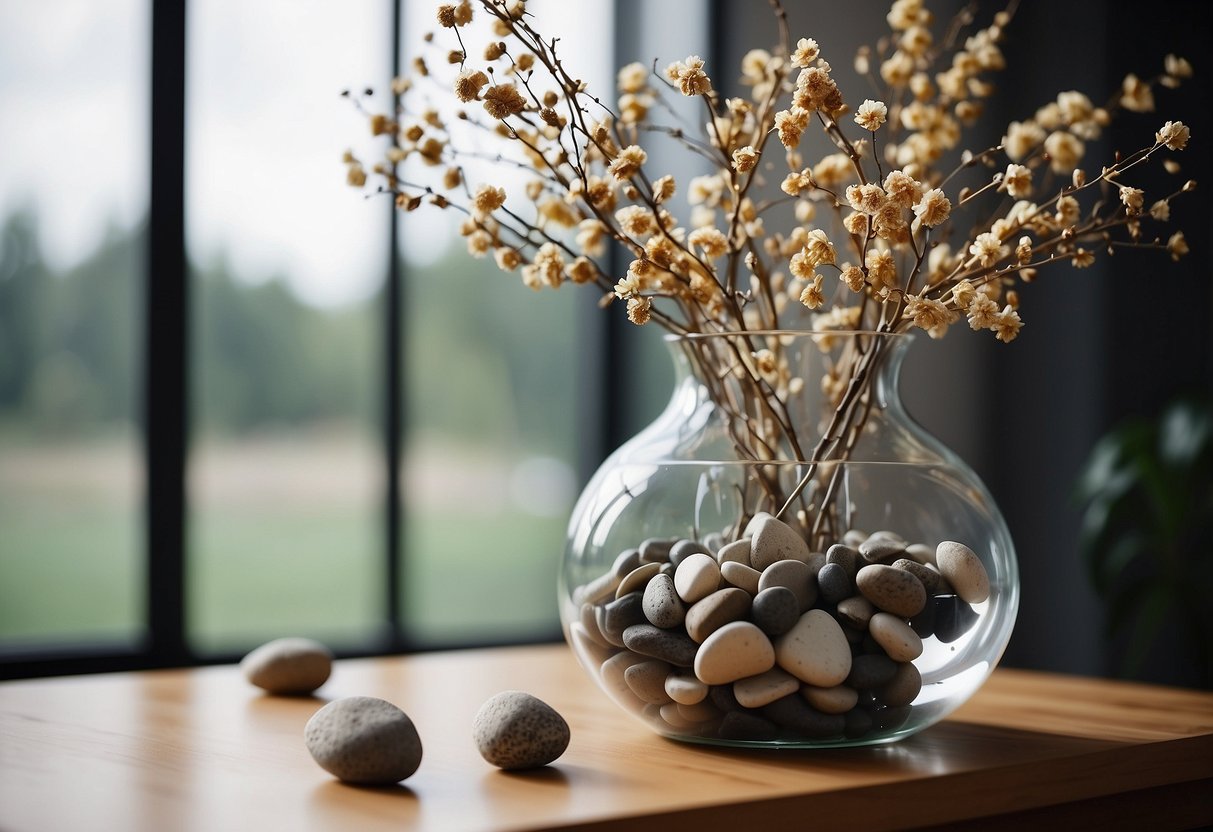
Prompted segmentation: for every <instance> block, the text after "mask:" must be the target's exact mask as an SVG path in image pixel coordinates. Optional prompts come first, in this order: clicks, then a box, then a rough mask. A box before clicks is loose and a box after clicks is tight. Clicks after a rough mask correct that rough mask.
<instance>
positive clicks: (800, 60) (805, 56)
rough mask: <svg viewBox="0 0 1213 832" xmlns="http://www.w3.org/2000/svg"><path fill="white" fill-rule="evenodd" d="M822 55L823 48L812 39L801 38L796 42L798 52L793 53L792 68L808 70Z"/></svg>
mask: <svg viewBox="0 0 1213 832" xmlns="http://www.w3.org/2000/svg"><path fill="white" fill-rule="evenodd" d="M820 55H821V48H820V47H819V46H818V45H817V41H815V40H813V39H812V38H801V39H800V40H798V41H796V51H794V52H793V53H792V66H795V67H800V68H801V69H807V68H808V67H810V66H812V65H813V62H814V61H816V60H817V58H818V57H819V56H820Z"/></svg>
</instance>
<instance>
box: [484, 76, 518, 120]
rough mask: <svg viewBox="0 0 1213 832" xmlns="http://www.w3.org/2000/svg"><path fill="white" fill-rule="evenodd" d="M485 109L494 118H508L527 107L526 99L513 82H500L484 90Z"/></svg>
mask: <svg viewBox="0 0 1213 832" xmlns="http://www.w3.org/2000/svg"><path fill="white" fill-rule="evenodd" d="M484 109H485V111H486V112H488V114H489V115H490V116H492V117H493V118H508V117H509V116H515V115H518V114H519V113H521V112H522V111H523V110H525V109H526V99H525V98H523V97H522V94H521V93H519V92H518V88H517V87H515V86H514V85H513V84H498V85H497V86H494V87H489V88H488V89H487V90H485V91H484Z"/></svg>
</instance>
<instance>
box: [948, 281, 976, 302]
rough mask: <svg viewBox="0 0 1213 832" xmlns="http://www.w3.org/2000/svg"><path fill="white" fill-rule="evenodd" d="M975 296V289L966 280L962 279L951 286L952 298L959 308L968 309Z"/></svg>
mask: <svg viewBox="0 0 1213 832" xmlns="http://www.w3.org/2000/svg"><path fill="white" fill-rule="evenodd" d="M975 297H977V290H976V289H974V288H973V284H972V283H971V282H969V281H968V280H962V281H960V282H959V283H957V284H956V285H955V286H953V287H952V300H953V301H954V302H955V303H956V306H957V307H959V308H960V309H968V308H969V304H971V303H972V302H973V299H974V298H975Z"/></svg>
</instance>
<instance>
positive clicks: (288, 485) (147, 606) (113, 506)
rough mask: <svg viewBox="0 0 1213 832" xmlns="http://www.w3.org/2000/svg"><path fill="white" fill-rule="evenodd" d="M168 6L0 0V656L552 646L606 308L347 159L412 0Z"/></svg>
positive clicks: (210, 1) (73, 662) (595, 438)
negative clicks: (369, 188)
mask: <svg viewBox="0 0 1213 832" xmlns="http://www.w3.org/2000/svg"><path fill="white" fill-rule="evenodd" d="M543 2H546V3H547V5H549V6H550V7H551V9H550V10H545V14H546V13H548V11H550V12H551V13H553V14H556V15H557V16H560V17H563V18H571V17H572V16H573V15H574V14H576V15H577V16H578V18H579V22H580V23H584V20H585V18H586V15H589V16H590V17H592V18H593V20H592V21H591V22H592V24H593V25H591V26H585V25H580V23H579V25H576V26H574V25H571V24H568V25H565V24H558V25H559V27H560V28H562V29H563V30H564V31H566V32H568V33H569V34H568V36H567V42H568V44H569V47H568V48H569V49H570V50H575V51H576V53H577V55H578V60H579V62H580V63H581V65H582V66H584V67H585V68H584V70H583V71H584V72H585V74H586V75H587V76H592V77H603V78H610V77H611V75H610V73H611V71H612V66H613V64H614V62H615V58H614V56H613V55H612V54H610V49H609V46H610V43H611V38H610V36H609V35H608V36H606V37H604V36H603V32H610V31H611V30H612V28H613V26H614V20H613V14H614V13H613V9H612V5H611V4H595V5H594V7H593V8H592V9H590V10H573V9H572V8H565V7H564V6H562V5H561V4H559V3H558V2H556V0H543ZM540 5H541V0H535V2H534V3H532V7H533V8H536V9H538V8H539V6H540ZM187 8H188V11H187V12H183V11H182V10H181V9H180V7H178V6H176V4H169V3H160V2H158V0H105V2H102V3H96V4H79V3H73V2H69V0H57V2H48V3H44V4H35V5H32V6H28V7H25V6H18V5H14V4H7V5H5V6H4V7H3V9H2V10H0V23H2V25H0V69H2V70H3V71H2V72H0V112H2V113H3V117H2V119H0V124H3V125H4V126H3V127H2V128H0V130H3V135H4V142H5V148H6V152H5V154H4V156H3V158H0V210H2V211H3V214H2V216H0V234H2V237H0V677H3V676H21V675H40V674H45V673H56V672H77V671H84V670H91V669H121V668H125V667H145V666H155V665H166V664H185V663H191V662H196V661H205V660H228V659H231V658H233V657H235V656H238V655H239V654H240V653H242V652H243V651H244V650H246V649H248V648H249V647H250V646H252V645H253V644H256V643H257V642H259V641H263V640H265V639H268V638H271V637H275V636H279V635H287V634H301V635H311V636H314V637H317V638H320V639H322V640H325V641H326V642H327V643H329V644H331V645H332V646H333V647H335V648H337V649H338V650H339V651H341V652H345V653H366V652H376V651H381V650H384V649H399V648H425V647H432V646H450V645H458V644H470V643H485V642H489V641H502V640H506V641H509V640H528V639H536V638H544V639H547V638H554V637H555V636H556V633H557V632H558V628H557V624H556V607H555V587H554V584H555V581H554V577H555V576H554V571H555V567H556V564H557V562H558V560H559V556H560V552H561V549H562V547H563V541H564V526H565V522H566V519H567V514H568V511H569V510H570V508H571V506H572V502H573V500H574V498H575V496H576V493H577V490H578V489H579V487H580V484H581V482H582V481H584V478H585V477H586V476H588V473H589V472H590V470H591V469H592V467H593V466H594V465H596V464H597V461H598V459H599V458H600V456H601V454H602V453H603V452H604V451H605V450H606V449H607V446H608V443H609V440H607V439H605V438H604V437H605V436H606V433H607V432H608V431H610V430H611V429H612V424H615V429H616V432H617V431H618V424H617V422H618V421H619V420H618V418H617V417H616V416H615V415H610V413H615V412H616V411H618V409H619V407H618V401H622V397H608V396H607V395H605V393H604V391H603V390H602V389H601V384H602V380H603V379H604V378H606V373H605V372H603V370H602V361H603V358H604V356H605V350H604V348H603V345H604V343H607V342H608V341H609V340H610V339H611V338H612V337H613V335H612V329H611V328H610V327H608V326H607V325H606V324H605V322H603V320H602V318H603V316H602V315H601V313H599V312H598V311H597V310H596V309H595V308H594V303H593V300H594V299H593V298H589V297H587V296H585V294H584V293H582V294H579V293H577V292H573V291H566V292H559V293H549V294H548V295H546V296H535V295H532V294H531V293H530V292H529V291H526V290H524V289H522V288H521V287H520V286H518V285H517V284H516V283H515V282H514V281H512V280H510V279H508V278H505V277H503V276H502V275H500V274H499V273H497V272H496V271H495V270H493V269H492V268H491V265H490V264H486V263H483V262H480V261H471V260H470V259H469V258H468V257H467V256H466V254H464V253H463V252H462V251H460V250H459V248H460V245H461V242H460V241H459V240H458V237H457V235H454V234H452V233H449V229H448V228H447V227H446V226H445V225H444V223H445V218H443V217H435V218H424V219H422V218H421V215H420V214H418V215H410V216H409V217H408V218H407V222H404V221H401V219H400V218H399V217H398V216H395V214H394V212H392V211H391V210H390V208H389V206H387V205H386V204H384V203H383V202H377V201H375V200H367V201H360V200H359V198H358V197H357V196H356V195H355V194H354V193H353V192H352V191H350V190H349V189H348V188H346V187H345V186H344V184H343V181H342V180H343V171H342V169H341V165H340V156H341V152H342V151H343V150H344V149H345V147H346V146H348V145H349V144H350V143H351V142H353V141H355V140H356V138H357V134H358V131H359V130H360V129H361V120H360V118H359V117H358V116H357V114H356V113H354V112H353V111H352V109H351V108H350V106H349V103H348V102H347V101H345V100H344V99H342V98H341V97H340V96H339V95H338V93H339V91H340V90H341V89H342V88H343V87H349V86H360V85H362V84H365V83H372V84H375V83H376V82H377V83H378V86H379V87H381V88H382V89H383V90H386V88H387V86H388V84H387V81H388V80H389V79H390V77H391V73H392V67H393V49H399V48H400V44H401V43H408V42H409V41H410V40H415V39H416V35H417V34H418V33H419V32H420V31H422V30H423V29H429V28H432V27H433V24H432V13H433V10H432V3H429V2H428V0H416V1H415V0H399V2H396V3H393V2H392V0H358V2H353V3H348V4H340V6H333V7H332V8H327V7H321V6H314V5H309V6H306V7H300V6H299V4H296V3H290V2H286V0H274V1H273V2H264V3H255V4H247V3H239V2H235V0H194V1H193V2H191V3H189V4H188V5H187ZM64 21H70V25H65V24H64ZM394 26H395V27H396V31H393V27H394ZM578 32H583V33H591V32H592V33H593V37H590V36H589V34H575V33H578ZM394 36H395V37H394ZM380 94H382V91H381V92H380ZM85 136H88V137H90V139H89V141H87V142H85V141H83V140H82V138H81V137H85ZM149 136H150V140H149ZM149 160H150V164H149ZM82 170H83V171H88V175H81V171H82ZM149 174H150V175H149ZM149 222H150V229H149V227H148V223H149ZM436 241H441V242H436ZM472 296H476V297H477V298H478V303H475V304H473V303H470V302H469V298H471V297H472ZM607 402H613V404H612V405H611V406H610V407H608V406H607V405H606V404H605V403H607ZM608 411H609V413H608ZM604 413H608V415H606V416H604V415H603V414H604Z"/></svg>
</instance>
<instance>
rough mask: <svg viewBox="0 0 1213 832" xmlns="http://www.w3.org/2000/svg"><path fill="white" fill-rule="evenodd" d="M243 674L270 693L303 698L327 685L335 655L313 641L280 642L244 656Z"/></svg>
mask: <svg viewBox="0 0 1213 832" xmlns="http://www.w3.org/2000/svg"><path fill="white" fill-rule="evenodd" d="M240 670H241V672H243V673H244V678H245V679H248V681H249V682H251V683H252V684H254V685H256V686H257V687H259V688H261V689H262V690H264V691H267V692H269V693H277V694H285V695H303V694H308V693H311V692H312V691H314V690H316V688H318V687H320V686H321V685H323V684H324V683H325V682H327V681H328V678H329V674H331V673H332V672H333V654H332V653H331V652H329V649H328V648H327V647H325V646H324V645H323V644H321V643H320V642H318V641H313V640H312V639H310V638H278V639H274V640H273V641H270V642H267V643H266V644H263V645H261V646H260V647H258V648H257V649H255V650H253V651H251V652H250V653H249V654H248V655H247V656H245V657H244V659H243V660H241V662H240Z"/></svg>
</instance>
